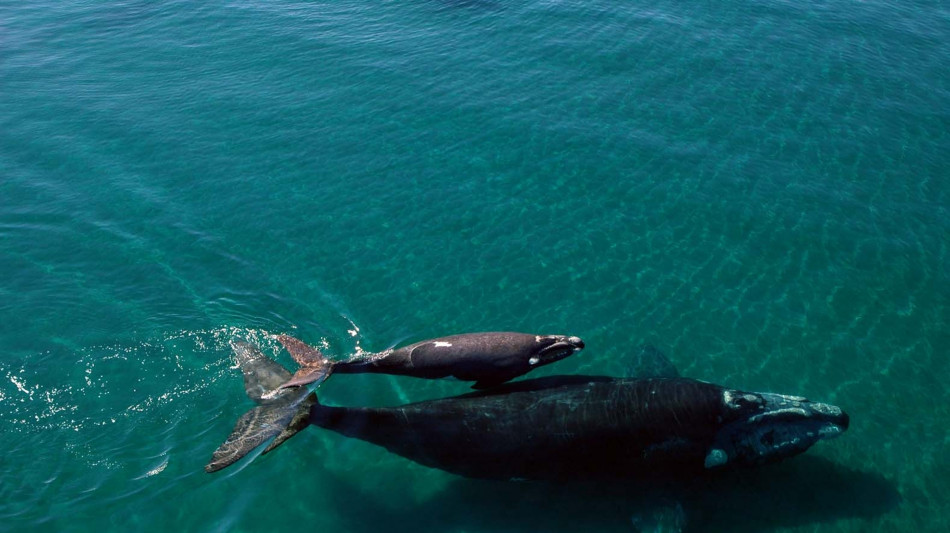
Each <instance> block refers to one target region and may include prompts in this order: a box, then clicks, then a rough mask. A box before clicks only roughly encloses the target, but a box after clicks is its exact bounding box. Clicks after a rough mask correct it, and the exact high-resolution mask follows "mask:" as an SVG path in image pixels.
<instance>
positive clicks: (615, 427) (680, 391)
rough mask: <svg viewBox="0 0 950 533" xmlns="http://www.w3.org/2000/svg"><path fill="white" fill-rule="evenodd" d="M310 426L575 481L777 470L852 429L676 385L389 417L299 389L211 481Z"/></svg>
mask: <svg viewBox="0 0 950 533" xmlns="http://www.w3.org/2000/svg"><path fill="white" fill-rule="evenodd" d="M242 349H244V350H245V352H246V353H252V351H251V350H250V349H248V348H247V347H246V346H244V347H242ZM260 358H263V359H264V360H266V361H269V363H261V362H260ZM252 360H253V361H258V362H257V363H255V364H250V363H249V362H250V361H252ZM247 361H248V364H242V365H241V366H242V370H244V372H245V384H246V385H247V384H248V383H255V382H267V383H271V384H272V383H274V382H275V381H276V382H279V380H280V379H282V377H283V376H286V374H288V373H287V371H286V370H284V369H283V368H282V367H280V365H279V364H277V363H275V362H273V361H270V360H269V359H267V358H266V357H265V356H264V355H263V354H260V352H257V353H256V354H255V355H254V356H253V359H247ZM239 363H241V359H239ZM274 373H277V374H279V375H278V376H277V377H274V376H273V375H271V374H274ZM247 388H248V391H250V390H251V389H252V387H250V386H248V387H247ZM255 390H256V389H255ZM249 395H250V392H249ZM307 424H310V425H315V426H318V427H321V428H324V429H329V430H332V431H336V432H338V433H340V434H343V435H346V436H348V437H353V438H358V439H360V440H364V441H367V442H371V443H373V444H377V445H379V446H382V447H384V448H386V449H387V450H389V451H391V452H393V453H396V454H398V455H401V456H403V457H406V458H408V459H410V460H412V461H415V462H417V463H420V464H423V465H426V466H430V467H433V468H439V469H441V470H445V471H448V472H452V473H455V474H459V475H462V476H467V477H476V478H489V479H536V480H564V479H575V480H576V479H598V478H610V477H620V478H630V477H639V478H649V477H652V476H657V475H670V476H680V475H695V474H697V473H702V472H707V471H718V470H723V469H727V468H733V467H740V466H755V465H760V464H765V463H769V462H774V461H778V460H781V459H784V458H787V457H791V456H794V455H797V454H799V453H802V452H804V451H805V450H807V449H808V448H809V447H811V446H812V445H813V444H815V443H816V442H818V441H819V440H822V439H827V438H831V437H835V436H837V435H840V434H841V433H842V432H844V431H845V430H846V429H847V428H848V424H849V418H848V415H847V414H846V413H844V412H843V411H842V410H841V409H840V408H838V407H835V406H833V405H829V404H823V403H818V402H811V401H809V400H807V399H805V398H802V397H797V396H785V395H779V394H772V393H756V392H744V391H740V390H736V389H731V388H728V387H723V386H720V385H715V384H711V383H705V382H702V381H697V380H693V379H687V378H679V377H671V378H646V379H643V378H612V377H606V376H552V377H548V378H540V379H533V380H525V381H520V382H513V383H507V384H504V385H501V386H498V387H496V388H493V389H490V390H486V391H479V392H475V393H469V394H465V395H462V396H456V397H451V398H444V399H438V400H429V401H425V402H418V403H412V404H408V405H401V406H396V407H384V408H361V407H333V406H325V405H322V404H320V403H319V401H318V400H317V398H316V396H315V395H314V394H312V393H310V392H309V391H308V389H307V388H305V387H301V388H297V389H283V390H282V391H280V392H279V394H278V396H277V397H276V398H274V399H272V400H268V401H266V402H265V403H262V404H261V405H259V406H258V407H256V408H254V409H252V410H251V411H250V412H249V413H248V414H246V415H245V416H243V417H241V419H240V420H239V421H238V424H237V425H236V427H235V429H234V431H233V432H232V434H231V436H230V437H229V438H228V440H227V441H226V442H225V443H224V444H222V446H221V447H219V449H218V450H216V451H215V453H214V456H213V457H212V461H211V462H210V463H209V464H208V466H206V470H207V471H209V472H213V471H216V470H219V469H221V468H224V467H225V466H228V465H229V464H232V463H233V462H235V461H237V460H238V459H240V458H241V457H243V456H244V455H245V454H247V453H248V452H249V451H251V450H252V449H254V448H255V447H257V446H259V445H262V444H264V443H265V442H267V441H268V440H269V439H271V438H275V441H276V440H278V439H279V440H280V441H281V442H283V441H284V440H286V439H287V438H289V437H290V436H292V435H293V434H295V433H296V432H297V431H300V430H301V429H303V427H306V425H307ZM275 446H276V445H275V444H273V443H272V444H271V445H270V447H269V448H268V450H267V451H270V450H272V449H273V448H274V447H275Z"/></svg>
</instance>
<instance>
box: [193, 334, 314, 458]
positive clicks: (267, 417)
mask: <svg viewBox="0 0 950 533" xmlns="http://www.w3.org/2000/svg"><path fill="white" fill-rule="evenodd" d="M231 347H232V348H233V349H234V355H235V358H236V359H237V362H238V366H240V367H241V372H242V373H243V374H244V389H245V391H246V392H247V395H248V397H249V398H251V399H252V400H254V401H255V402H257V403H258V404H259V405H258V406H257V407H255V408H253V409H251V410H250V411H248V412H246V413H244V414H243V415H241V418H239V419H238V421H237V423H236V424H235V425H234V429H233V430H232V431H231V434H230V435H229V436H228V438H227V440H225V441H224V443H223V444H221V446H219V447H218V449H217V450H215V451H214V453H213V454H212V455H211V461H210V462H209V463H208V464H207V465H206V466H205V471H206V472H209V473H210V472H217V471H218V470H221V469H222V468H224V467H226V466H229V465H232V464H234V463H236V462H237V461H239V460H241V458H243V457H244V456H246V455H247V454H249V453H250V452H252V451H253V450H255V449H256V448H257V447H258V446H261V445H263V444H264V443H266V442H267V441H269V440H271V443H270V445H268V446H267V448H266V449H264V451H263V453H268V452H270V451H271V450H273V449H274V448H276V447H277V446H280V445H281V444H282V443H283V442H284V441H286V440H287V439H289V438H290V437H292V436H294V435H296V434H297V432H299V431H300V430H301V429H303V428H305V427H307V425H308V424H309V416H310V406H312V405H313V404H315V403H316V402H317V397H316V395H315V394H313V393H311V392H310V391H309V390H307V388H297V389H288V390H274V389H275V388H277V387H279V386H280V384H281V383H283V382H285V381H286V380H287V379H288V378H290V377H291V376H290V372H288V371H287V370H286V369H285V368H284V367H282V366H280V364H278V363H277V362H276V361H273V360H271V359H268V358H267V356H265V355H264V354H263V353H261V351H260V350H259V349H258V348H257V346H254V345H253V344H250V343H246V342H234V343H232V344H231ZM272 439H273V440H272Z"/></svg>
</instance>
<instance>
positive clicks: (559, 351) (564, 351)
mask: <svg viewBox="0 0 950 533" xmlns="http://www.w3.org/2000/svg"><path fill="white" fill-rule="evenodd" d="M536 340H537V342H538V343H540V344H539V345H536V346H537V348H536V349H537V353H536V354H535V355H533V356H532V357H531V360H530V361H531V364H532V365H537V364H542V365H546V364H548V363H553V362H555V361H560V360H561V359H564V358H565V357H568V356H571V355H573V354H575V353H577V352H579V351H581V350H583V349H584V341H583V340H581V338H580V337H575V336H570V335H546V336H543V337H537V338H536Z"/></svg>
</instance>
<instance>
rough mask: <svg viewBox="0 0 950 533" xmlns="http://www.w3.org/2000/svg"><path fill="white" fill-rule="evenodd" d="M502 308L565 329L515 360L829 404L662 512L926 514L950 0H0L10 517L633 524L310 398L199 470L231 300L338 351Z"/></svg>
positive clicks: (941, 486)
mask: <svg viewBox="0 0 950 533" xmlns="http://www.w3.org/2000/svg"><path fill="white" fill-rule="evenodd" d="M493 330H512V331H524V332H531V333H559V334H570V335H577V336H580V337H582V338H583V339H584V340H585V341H586V344H587V348H586V349H585V350H584V351H583V352H581V353H580V354H578V355H576V356H574V357H572V358H569V359H567V360H564V361H562V362H559V363H557V364H555V365H551V366H548V367H545V368H542V369H540V370H538V371H536V372H534V373H533V375H535V376H542V375H552V374H576V373H587V374H604V375H613V376H622V375H625V373H626V372H628V371H629V369H630V364H631V362H630V360H629V358H630V354H632V353H634V351H635V350H636V348H637V347H638V346H640V345H643V344H650V345H653V346H655V347H657V348H658V349H659V350H661V351H662V352H663V353H665V354H666V355H667V356H668V357H669V359H670V360H672V362H673V363H674V364H675V365H676V366H677V367H678V369H679V371H680V373H681V374H683V375H685V376H689V377H695V378H699V379H703V380H707V381H711V382H715V383H720V384H724V385H729V386H731V387H736V388H741V389H746V390H762V391H774V392H781V393H789V394H798V395H803V396H807V397H809V398H811V399H813V400H818V401H824V402H829V403H834V404H836V405H840V406H841V407H842V408H844V409H845V410H847V411H848V412H849V413H850V415H851V428H850V430H849V431H848V432H847V433H846V434H844V435H843V436H842V437H840V438H838V439H836V440H832V441H828V442H821V443H819V444H818V445H816V446H815V447H814V448H813V449H812V450H810V451H809V452H808V453H807V454H805V455H803V456H801V457H798V458H795V459H793V460H789V461H786V462H784V463H782V464H780V465H776V466H772V467H768V468H764V469H761V470H758V471H748V472H744V473H742V474H741V475H738V476H733V477H730V478H729V479H728V480H727V481H723V482H719V483H712V484H710V485H709V486H706V487H699V488H695V489H694V490H693V491H692V492H691V493H690V494H689V495H688V497H687V498H686V501H684V502H681V505H682V506H683V509H684V511H685V514H686V515H688V518H689V522H688V526H687V530H688V531H750V532H753V531H795V532H799V531H800V532H822V533H824V532H866V531H893V532H897V531H913V532H929V531H945V529H944V528H945V527H946V524H947V523H948V522H950V389H948V387H947V383H948V381H950V6H948V4H947V3H946V2H943V1H927V0H907V1H903V2H896V1H883V0H868V1H856V0H833V1H812V0H805V1H785V0H757V1H745V0H724V1H721V2H708V1H698V0H675V1H674V0H657V1H647V2H624V1H616V0H615V1H605V0H587V1H579V0H577V1H573V0H572V1H557V0H547V1H542V0H525V1H515V0H482V1H479V0H469V1H465V0H455V1H453V0H400V1H379V0H377V1H371V0H336V1H332V2H324V1H311V2H299V1H286V0H272V1H246V2H245V1H220V0H210V1H205V2H191V1H187V2H186V1H144V0H141V1H140V0H129V1H122V2H88V1H83V2H79V1H74V0H65V1H57V2H48V1H45V0H37V1H32V2H5V3H3V4H2V5H0V446H2V452H0V530H3V531H195V532H206V531H291V530H293V531H321V532H325V533H329V532H376V531H387V532H402V531H405V532H433V533H435V532H457V533H463V532H464V533H475V532H512V531H545V532H573V531H598V532H599V531H611V532H612V531H618V532H619V531H634V526H633V523H632V520H633V517H635V516H636V514H637V513H638V512H641V510H642V507H643V506H644V505H647V506H649V505H651V503H650V502H646V503H644V502H643V501H642V499H641V498H639V496H638V495H637V494H634V493H633V492H629V491H627V489H626V486H625V485H624V484H623V483H620V484H617V485H616V486H614V485H610V486H604V485H597V486H591V485H589V484H585V483H582V482H581V481H578V483H576V484H571V483H568V484H565V485H545V484H535V483H517V482H485V481H473V480H467V479H464V478H461V477H457V476H453V475H451V474H447V473H444V472H441V471H438V470H433V469H430V468H426V467H423V466H419V465H416V464H414V463H411V462H409V461H408V460H405V459H403V458H400V457H398V456H395V455H392V454H390V453H389V452H387V451H386V450H384V449H382V448H378V447H376V446H373V445H370V444H366V443H364V442H360V441H356V440H352V439H347V438H345V437H342V436H340V435H337V434H335V433H331V432H328V431H324V430H319V429H315V428H311V429H308V430H306V431H304V432H302V433H301V434H299V435H297V436H296V437H294V438H293V439H292V440H290V441H288V442H287V443H285V444H284V445H283V446H281V447H280V448H279V449H277V450H276V451H274V452H273V453H271V454H268V455H266V456H261V457H258V458H257V459H255V460H254V461H253V462H250V463H245V464H242V465H240V466H235V467H233V468H231V469H228V470H223V471H221V472H219V473H216V474H207V473H205V472H204V471H203V466H204V465H205V463H206V462H207V461H208V460H209V459H210V456H211V452H212V451H213V450H214V449H215V448H216V447H217V446H218V445H219V444H220V443H221V442H222V441H223V440H224V439H225V437H226V436H227V435H228V433H229V432H230V431H231V428H232V427H233V424H234V422H235V420H236V419H237V417H238V416H240V414H241V413H243V412H245V411H246V410H247V409H249V408H250V407H251V406H252V405H253V404H252V403H251V402H250V400H248V398H247V397H246V396H245V394H244V390H243V385H242V380H241V375H240V371H239V369H238V368H237V367H236V364H235V361H234V359H233V358H232V354H231V349H230V346H229V343H230V342H231V341H233V340H238V339H247V340H251V341H253V342H257V343H259V344H260V345H261V346H262V348H263V349H264V351H265V352H266V353H268V354H269V355H271V356H273V357H276V358H277V359H278V360H279V361H281V363H283V364H284V365H286V366H288V367H290V368H293V362H292V360H291V359H290V357H289V355H288V354H287V353H286V352H285V351H282V350H280V349H279V345H278V344H277V343H276V342H275V340H274V337H273V336H274V334H278V333H287V334H291V335H294V336H297V337H300V338H301V339H304V340H306V341H307V342H309V343H311V344H315V345H320V346H322V347H323V349H324V350H325V351H326V352H327V353H328V354H330V355H332V356H333V357H336V358H347V357H351V356H352V355H353V354H355V353H357V352H359V351H360V350H365V351H379V350H384V349H386V348H389V347H391V346H394V345H398V344H400V343H406V342H411V341H417V340H422V339H426V338H431V337H438V336H443V335H448V334H453V333H461V332H468V331H493ZM466 390H468V389H467V384H465V383H459V382H452V381H425V380H417V379H412V378H397V377H386V376H366V375H347V376H336V377H334V378H333V379H331V380H330V381H329V382H328V383H326V384H325V385H324V386H323V387H322V388H321V389H320V390H319V394H320V399H321V401H322V402H324V403H329V404H335V405H396V404H400V403H405V402H410V401H418V400H424V399H429V398H438V397H443V396H449V395H454V394H461V393H464V392H465V391H466Z"/></svg>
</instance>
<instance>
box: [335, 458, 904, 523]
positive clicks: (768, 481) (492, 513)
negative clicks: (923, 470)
mask: <svg viewBox="0 0 950 533" xmlns="http://www.w3.org/2000/svg"><path fill="white" fill-rule="evenodd" d="M325 474H326V475H328V476H329V477H328V478H327V479H325V480H324V481H325V482H327V483H329V484H330V485H331V486H333V488H332V490H331V491H330V493H331V494H333V495H334V496H333V499H334V501H333V502H331V505H332V506H333V508H334V509H336V510H337V511H338V513H339V519H340V520H341V521H342V524H343V525H345V526H346V527H345V529H346V530H347V531H352V532H364V531H365V532H370V531H374V532H375V531H378V528H379V524H381V523H384V524H387V531H389V532H390V533H397V532H402V531H406V532H409V531H412V532H413V533H420V532H429V531H431V532H442V531H446V530H447V529H451V530H458V531H577V530H578V528H583V529H584V530H589V531H599V532H600V531H617V532H627V533H630V532H635V531H638V530H640V531H670V530H672V531H677V530H680V529H679V528H677V527H674V528H669V527H666V526H663V527H641V528H638V527H636V526H635V525H634V517H636V516H644V515H646V516H649V515H650V513H654V512H657V509H661V510H662V509H663V507H664V506H670V505H675V506H676V508H677V509H681V511H678V512H679V513H681V514H682V516H683V522H685V525H683V526H682V529H681V530H682V531H685V532H690V533H693V532H718V531H730V532H749V533H752V532H761V531H772V530H775V529H779V528H787V527H795V526H803V525H808V524H814V523H820V522H832V521H835V520H839V519H850V518H863V519H869V518H874V517H877V516H880V515H883V514H885V513H887V512H888V511H890V510H892V509H894V508H895V507H896V506H897V505H899V504H900V499H901V498H900V495H899V493H898V492H897V488H896V486H895V484H894V483H893V482H891V481H889V480H887V479H885V478H884V477H883V476H881V475H879V474H876V473H873V472H862V471H858V470H852V469H849V468H846V467H843V466H840V465H837V464H835V463H833V462H831V461H828V460H827V459H823V458H820V457H810V456H806V457H801V458H798V459H796V460H794V461H787V462H784V463H779V464H775V465H770V466H766V467H762V468H758V469H754V470H752V469H749V470H738V471H734V472H728V473H724V474H721V475H716V476H714V477H701V478H697V479H692V480H689V481H666V482H663V481H660V482H658V481H656V480H654V481H651V482H630V481H613V482H609V483H604V482H596V483H594V482H580V481H578V482H570V483H557V484H555V483H538V482H501V481H482V480H472V479H465V478H459V479H458V480H455V481H453V482H451V483H450V484H449V485H448V486H447V487H446V488H445V490H442V491H440V492H438V493H437V494H435V495H434V496H432V497H431V498H430V499H428V500H427V501H424V502H422V503H419V504H407V503H406V502H405V501H401V502H400V503H398V504H395V505H388V504H387V503H386V502H380V501H379V500H374V499H373V498H370V497H366V494H361V493H360V491H359V489H357V488H356V487H355V486H353V485H352V484H350V483H348V482H347V481H345V480H343V479H341V478H339V477H338V476H335V475H333V474H331V473H329V472H325ZM389 500H390V501H393V499H389ZM396 500H398V499H396ZM661 512H662V511H661Z"/></svg>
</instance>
